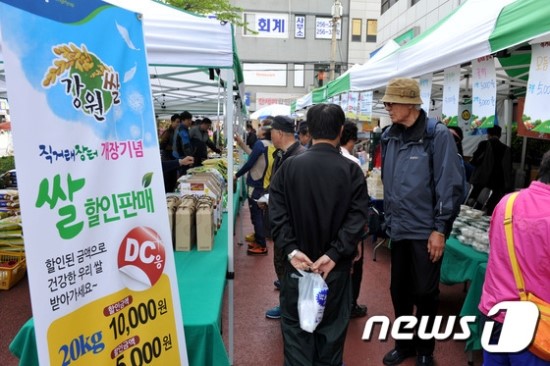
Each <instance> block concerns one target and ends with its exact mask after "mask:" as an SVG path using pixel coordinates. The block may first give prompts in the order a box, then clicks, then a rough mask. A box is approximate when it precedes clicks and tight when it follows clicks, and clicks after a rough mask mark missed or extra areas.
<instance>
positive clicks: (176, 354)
mask: <svg viewBox="0 0 550 366" xmlns="http://www.w3.org/2000/svg"><path fill="white" fill-rule="evenodd" d="M0 25H1V27H2V37H3V39H2V52H3V56H4V62H5V67H6V84H7V90H8V93H9V96H10V104H11V108H12V109H11V114H12V120H13V124H12V130H13V137H14V146H15V160H16V166H17V178H18V186H19V190H20V197H21V211H22V222H23V225H24V231H25V250H26V255H27V263H28V271H29V272H28V273H29V283H30V291H31V299H32V308H33V315H34V323H35V332H36V340H37V346H38V357H39V362H40V364H41V365H42V364H43V365H55V366H58V365H59V366H61V365H63V366H65V365H69V364H71V365H113V366H115V365H123V364H124V365H141V364H151V363H152V364H163V365H187V354H186V347H185V335H184V333H183V321H182V316H181V305H180V299H179V292H178V286H177V280H176V271H175V266H174V256H173V251H172V243H171V236H170V229H169V225H168V220H167V216H166V210H165V209H161V208H162V207H163V206H164V205H165V196H164V189H163V182H162V172H161V165H160V158H159V153H158V144H157V142H156V141H157V132H156V127H155V118H154V112H153V105H152V97H151V90H150V86H149V77H148V73H147V63H146V59H145V45H144V37H143V29H142V23H141V20H140V17H138V16H136V14H135V13H132V12H129V11H126V10H124V9H120V8H117V7H115V6H112V5H109V4H106V3H104V2H101V1H98V0H72V1H71V2H60V1H49V2H48V1H39V0H30V1H18V0H0Z"/></svg>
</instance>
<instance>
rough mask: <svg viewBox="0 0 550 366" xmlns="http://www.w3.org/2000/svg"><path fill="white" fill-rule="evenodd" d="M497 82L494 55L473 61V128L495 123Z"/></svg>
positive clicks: (486, 126)
mask: <svg viewBox="0 0 550 366" xmlns="http://www.w3.org/2000/svg"><path fill="white" fill-rule="evenodd" d="M496 100H497V83H496V72H495V60H494V59H493V56H485V57H480V58H478V59H476V60H473V61H472V122H471V125H472V128H490V127H493V126H494V125H495V111H496Z"/></svg>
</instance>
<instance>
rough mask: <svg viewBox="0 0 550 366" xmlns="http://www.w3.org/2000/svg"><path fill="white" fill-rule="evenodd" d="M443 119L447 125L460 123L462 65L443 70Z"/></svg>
mask: <svg viewBox="0 0 550 366" xmlns="http://www.w3.org/2000/svg"><path fill="white" fill-rule="evenodd" d="M443 75H444V76H443V80H444V81H443V108H442V113H441V117H442V121H443V123H445V124H446V125H447V126H456V125H458V102H459V100H460V95H459V94H460V66H458V65H457V66H452V67H449V68H447V69H445V71H444V72H443Z"/></svg>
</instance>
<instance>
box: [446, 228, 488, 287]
mask: <svg viewBox="0 0 550 366" xmlns="http://www.w3.org/2000/svg"><path fill="white" fill-rule="evenodd" d="M488 259H489V255H488V254H487V253H483V252H479V251H477V250H475V249H474V248H472V247H471V246H469V245H464V244H462V243H461V242H459V241H458V239H456V238H455V237H453V236H451V237H450V238H449V239H448V240H447V243H446V245H445V254H444V255H443V262H442V263H441V280H440V281H441V283H444V284H446V285H454V284H456V283H462V282H466V281H472V280H473V279H474V277H475V274H476V270H477V267H478V266H479V265H480V264H481V263H487V260H488Z"/></svg>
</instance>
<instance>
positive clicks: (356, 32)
mask: <svg viewBox="0 0 550 366" xmlns="http://www.w3.org/2000/svg"><path fill="white" fill-rule="evenodd" d="M362 23H363V21H362V20H361V19H357V18H355V19H352V20H351V41H352V42H361V38H362V35H361V30H362V28H363V27H362Z"/></svg>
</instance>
